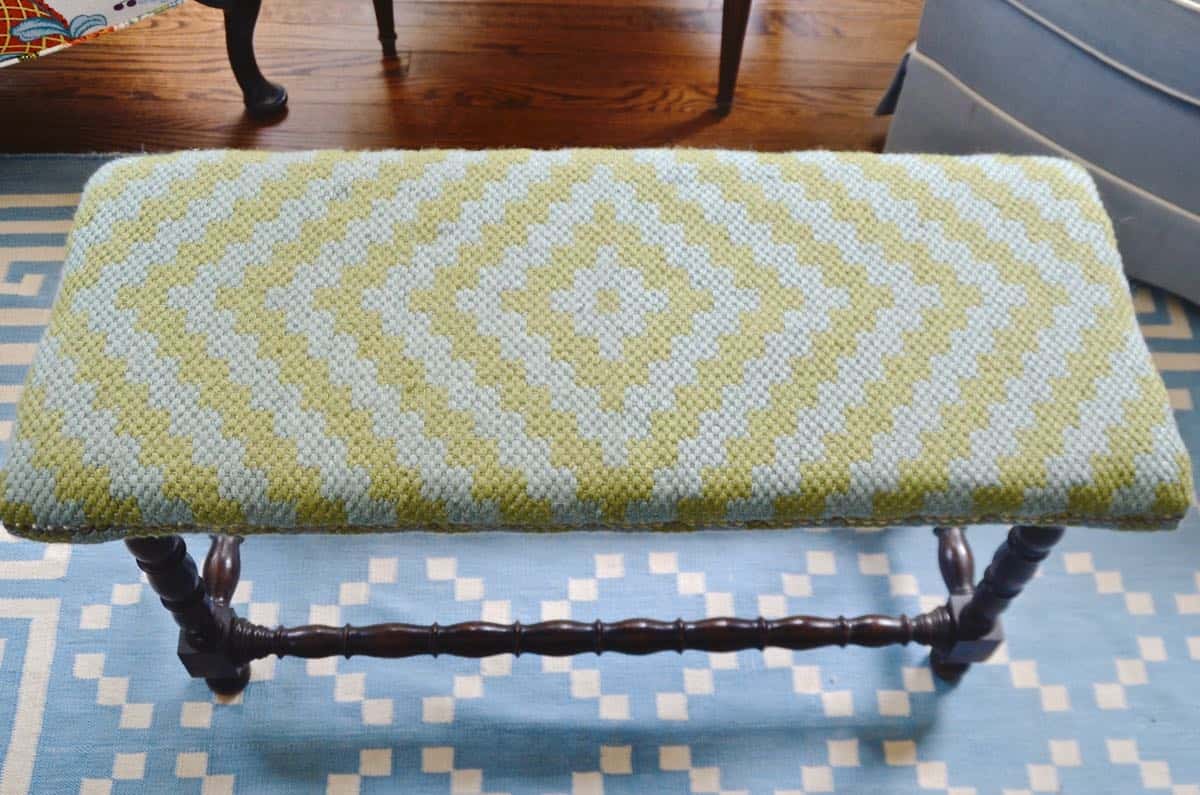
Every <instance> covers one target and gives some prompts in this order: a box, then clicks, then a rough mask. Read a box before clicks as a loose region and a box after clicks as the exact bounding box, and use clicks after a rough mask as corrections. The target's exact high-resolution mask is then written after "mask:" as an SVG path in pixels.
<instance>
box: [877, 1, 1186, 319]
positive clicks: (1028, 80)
mask: <svg viewBox="0 0 1200 795" xmlns="http://www.w3.org/2000/svg"><path fill="white" fill-rule="evenodd" d="M1198 66H1200V3H1197V2H1195V0H1071V2H1062V0H928V2H927V3H926V5H925V13H924V16H923V17H922V19H921V28H920V32H919V34H918V38H917V42H916V44H915V45H914V47H913V48H912V49H911V50H910V52H909V54H908V55H907V57H906V58H905V61H904V63H903V64H902V65H901V69H900V73H899V75H898V79H897V81H896V83H895V84H894V85H893V90H892V91H891V92H889V95H888V96H887V97H886V98H885V101H884V103H883V104H882V110H883V111H885V112H890V111H891V110H893V109H894V110H895V114H896V115H895V119H894V120H893V121H892V125H891V130H890V131H889V133H888V139H887V147H886V148H887V151H889V152H946V153H950V154H966V153H970V152H1012V153H1024V154H1028V153H1038V154H1049V155H1060V156H1065V157H1071V158H1073V159H1075V160H1078V161H1079V162H1081V163H1082V164H1083V165H1085V166H1086V167H1087V168H1088V169H1089V170H1090V171H1091V172H1092V175H1093V177H1094V178H1095V180H1096V184H1097V186H1098V187H1099V190H1100V194H1101V197H1102V198H1103V200H1104V203H1105V205H1106V208H1107V210H1108V213H1109V215H1110V216H1111V217H1112V219H1113V225H1114V227H1115V229H1116V234H1117V241H1118V243H1119V245H1120V247H1121V254H1122V258H1123V260H1124V262H1125V268H1126V271H1127V272H1128V274H1129V275H1130V276H1132V277H1135V278H1137V279H1141V280H1144V281H1147V282H1150V283H1153V284H1156V285H1159V286H1160V287H1163V288H1166V289H1168V290H1171V291H1172V292H1175V293H1178V294H1179V295H1182V296H1183V297H1185V298H1187V299H1189V300H1191V301H1200V256H1198V255H1197V252H1200V158H1197V157H1196V144H1197V142H1200V68H1198Z"/></svg>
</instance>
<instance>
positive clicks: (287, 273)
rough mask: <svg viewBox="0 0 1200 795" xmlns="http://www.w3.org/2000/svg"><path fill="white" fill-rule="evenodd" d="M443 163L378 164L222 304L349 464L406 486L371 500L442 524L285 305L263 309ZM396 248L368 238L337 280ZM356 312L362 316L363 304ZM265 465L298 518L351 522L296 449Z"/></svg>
mask: <svg viewBox="0 0 1200 795" xmlns="http://www.w3.org/2000/svg"><path fill="white" fill-rule="evenodd" d="M443 160H444V155H443V154H441V153H432V154H431V155H426V156H419V157H407V158H403V159H399V160H392V161H384V162H380V163H379V168H378V170H377V172H376V173H375V174H374V176H372V177H370V178H364V179H360V180H357V181H356V182H355V184H354V185H353V187H352V188H351V190H350V193H349V195H347V196H345V197H343V198H340V199H338V200H336V201H332V202H329V203H328V205H327V206H326V211H325V214H324V216H323V217H322V218H321V219H319V220H313V221H308V222H306V223H305V224H304V226H303V227H302V228H301V229H300V231H299V234H298V235H297V236H295V237H294V238H293V239H291V240H288V241H286V242H284V243H282V244H281V245H280V246H278V247H277V248H276V249H275V250H274V251H273V252H272V257H271V259H270V261H269V262H266V263H263V265H262V266H261V267H258V268H255V269H253V270H252V271H251V272H249V273H248V274H247V278H246V280H245V282H244V283H243V285H242V286H241V287H240V288H239V289H238V290H236V291H233V290H230V291H226V292H225V293H224V294H223V296H222V298H221V301H220V304H221V306H222V307H223V308H225V309H228V310H230V311H232V312H234V313H235V314H236V316H237V317H238V324H237V331H238V333H241V334H247V335H250V336H251V337H253V338H255V339H257V340H259V342H260V345H259V354H258V355H259V356H260V357H261V358H262V359H264V360H267V361H272V362H274V363H275V364H276V365H277V366H278V367H279V377H280V379H281V381H282V383H284V384H287V385H290V386H294V387H296V388H298V389H299V390H300V394H301V396H302V401H303V406H304V408H305V409H306V410H309V411H314V412H317V413H319V414H320V416H321V417H322V420H323V424H324V434H325V435H326V436H328V437H331V438H336V439H338V440H340V441H341V442H343V443H344V444H345V445H346V459H345V464H346V466H347V467H349V468H362V470H363V471H365V472H366V473H367V476H368V478H369V479H370V480H371V482H372V483H373V484H374V483H376V482H382V483H393V484H394V483H398V482H399V483H405V484H408V490H407V491H405V492H403V493H401V494H397V493H396V492H395V491H392V490H390V489H389V492H388V494H387V495H386V496H380V497H376V498H375V499H376V500H377V501H386V502H393V503H394V502H398V501H399V502H403V503H405V504H408V505H410V506H416V511H417V513H418V517H414V519H419V520H421V521H444V516H443V514H442V513H441V510H440V507H439V506H436V505H432V504H429V503H427V502H426V501H425V500H423V498H422V497H421V494H420V491H419V480H420V478H419V477H418V475H417V473H416V472H414V471H412V470H410V469H407V468H404V467H400V466H399V465H398V464H397V462H396V450H395V442H394V440H392V439H390V438H387V437H381V436H376V435H375V434H373V433H370V432H369V429H371V428H372V427H373V426H374V424H375V418H374V417H373V416H372V414H371V412H370V411H369V410H367V409H362V408H354V407H353V406H352V405H351V400H352V399H351V390H350V388H349V387H348V386H344V385H341V384H337V383H335V382H334V378H333V375H332V373H331V372H330V366H329V363H328V362H327V361H325V360H324V359H320V358H314V357H313V356H312V355H311V354H310V352H309V347H310V340H309V339H308V337H307V336H306V334H305V333H304V332H303V331H299V332H292V331H288V330H287V321H286V318H285V311H284V310H282V309H266V308H264V307H265V305H266V302H267V296H268V294H269V292H270V291H271V290H272V289H274V288H277V287H286V286H288V285H290V284H291V283H292V282H293V281H294V280H295V279H296V278H297V276H298V275H299V273H300V272H301V271H302V270H304V269H305V268H307V267H310V266H313V265H315V264H316V261H317V259H318V258H319V257H321V256H323V253H322V249H323V248H324V247H327V246H329V245H330V244H332V243H335V242H336V243H344V242H346V241H347V240H348V239H350V236H351V235H352V234H354V230H353V228H352V227H353V226H354V225H356V224H359V223H361V222H362V221H364V220H365V219H366V218H367V217H369V216H370V214H371V208H372V207H373V206H374V204H375V203H376V202H378V201H381V200H383V201H386V200H388V199H390V198H392V197H393V196H395V195H396V194H397V192H398V191H399V190H404V189H405V186H406V185H407V183H408V182H410V181H414V180H420V179H421V178H422V177H423V176H425V175H426V174H427V173H428V169H429V168H430V167H431V166H434V165H437V164H439V163H441V162H443ZM398 223H403V222H398ZM393 251H394V250H393V249H391V248H390V247H389V246H387V245H386V244H381V243H378V242H371V243H370V244H368V246H367V254H366V257H365V258H364V260H363V262H358V263H354V262H347V263H345V267H344V270H343V272H342V280H343V281H344V280H345V278H346V276H347V274H349V273H352V272H354V271H356V270H360V269H362V268H364V267H366V263H369V262H370V261H371V258H372V255H376V256H378V255H383V256H388V255H389V253H391V252H393ZM328 289H334V290H340V289H342V288H341V287H340V286H338V287H334V288H320V289H318V290H317V291H316V293H317V294H314V295H313V297H312V301H313V303H312V305H311V308H312V309H313V311H318V310H319V306H320V298H319V293H321V292H322V291H325V290H328ZM358 314H359V315H362V314H364V310H363V309H362V308H361V307H360V308H359V310H358ZM255 443H256V445H257V446H256V448H255V449H256V450H258V451H261V452H262V454H263V455H264V456H265V455H270V454H271V451H270V445H271V444H272V440H269V439H265V438H262V439H258V438H256V439H255ZM377 462H378V463H380V464H382V466H384V467H389V468H390V469H391V472H390V473H388V474H389V475H390V478H388V479H383V480H382V481H380V480H379V479H378V474H379V473H377V472H376V471H374V469H373V466H372V465H373V464H375V463H377ZM262 465H263V466H268V467H269V468H270V469H269V471H270V473H271V478H272V490H273V491H272V495H273V497H274V498H275V499H280V500H286V501H289V502H292V503H294V504H295V505H296V517H297V522H298V523H300V524H305V525H316V526H320V525H342V524H346V523H347V522H348V518H347V516H346V506H345V504H344V502H343V501H342V500H341V499H338V498H329V497H326V496H324V495H323V494H322V489H321V478H320V474H319V472H318V471H316V470H315V469H311V468H307V467H301V466H300V464H299V462H297V461H296V456H295V455H294V454H293V455H292V456H290V457H288V458H284V459H278V460H276V461H273V462H270V463H268V462H266V461H264V462H263V464H262ZM301 470H306V471H303V478H304V479H305V480H311V481H312V483H313V484H314V485H313V486H308V485H303V484H302V482H300V481H298V480H297V475H298V474H299V473H300V472H301ZM298 484H299V485H298ZM406 518H408V517H406Z"/></svg>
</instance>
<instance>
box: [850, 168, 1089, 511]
mask: <svg viewBox="0 0 1200 795" xmlns="http://www.w3.org/2000/svg"><path fill="white" fill-rule="evenodd" d="M867 162H868V163H872V165H871V166H870V167H869V168H868V169H867V170H866V173H867V174H868V175H869V176H870V177H871V178H872V179H874V180H875V181H877V182H879V183H881V184H886V185H887V186H888V191H889V193H890V194H891V195H893V196H895V197H896V199H897V200H899V201H908V202H912V203H913V206H914V208H915V209H916V210H917V212H918V214H919V215H920V217H921V218H922V219H923V220H924V221H926V222H930V223H939V224H940V225H941V228H942V234H943V235H944V236H945V237H946V238H947V239H948V240H952V241H954V242H957V243H961V244H963V245H965V246H967V247H968V248H969V249H970V250H971V253H972V254H973V255H974V256H975V257H976V258H977V259H978V260H979V261H981V262H991V263H993V264H994V265H995V273H996V277H997V279H998V280H999V281H1001V282H1005V283H1008V284H1012V285H1016V286H1019V287H1021V288H1022V290H1023V292H1024V294H1025V297H1026V301H1025V303H1024V305H1022V306H1019V307H1010V308H1009V309H1008V313H1009V315H1008V319H1007V323H1006V324H1005V325H1003V326H1000V327H997V328H993V329H992V330H991V340H992V346H991V350H990V351H989V352H985V353H982V354H980V355H978V356H977V358H976V372H977V374H976V375H974V376H971V377H968V378H964V379H959V380H958V381H957V384H956V386H957V388H958V391H959V393H960V394H962V395H965V396H969V398H968V399H966V400H961V401H954V402H949V403H947V404H946V405H944V406H942V407H941V409H940V412H939V414H940V416H941V423H940V428H939V429H930V430H927V431H925V432H924V433H923V434H922V435H921V455H920V457H919V458H918V459H916V460H913V461H906V462H903V463H902V464H901V470H902V486H901V488H900V489H899V490H898V492H899V493H898V494H887V493H881V494H879V495H877V497H876V504H877V505H878V506H880V509H881V510H883V508H884V506H890V505H891V504H892V503H893V502H894V503H896V506H895V507H899V506H900V505H903V506H904V507H905V512H906V513H919V512H920V511H921V510H922V508H923V505H921V504H916V505H913V504H911V503H914V502H916V501H917V499H918V495H916V494H915V493H913V492H914V489H915V484H917V483H920V482H922V481H924V482H926V483H928V484H930V485H928V486H927V487H926V488H924V489H916V490H918V491H921V492H922V493H921V494H920V495H919V500H920V502H921V503H923V502H924V501H925V499H926V498H927V496H928V495H929V494H933V493H938V492H945V491H946V490H948V489H949V486H950V482H949V472H950V465H951V463H952V462H953V461H954V460H956V459H959V458H961V457H962V456H963V450H962V449H961V442H962V440H963V439H969V438H971V435H972V434H973V433H974V432H975V431H977V430H981V429H983V428H986V427H988V426H989V425H990V416H989V414H990V412H989V411H987V410H985V411H979V410H978V409H979V407H980V406H984V407H989V408H990V407H992V406H999V405H1003V404H1004V403H1005V402H1006V400H1007V397H1006V396H1007V385H1008V381H1009V379H1010V377H1011V375H1012V374H1013V373H1019V372H1022V371H1023V370H1024V364H1023V355H1024V353H1025V352H1026V351H1027V350H1028V344H1029V338H1028V336H1027V329H1029V328H1045V327H1047V326H1049V324H1050V323H1051V322H1052V319H1053V314H1054V308H1055V307H1056V306H1059V305H1061V304H1065V303H1068V302H1069V301H1070V297H1069V296H1068V295H1067V294H1066V293H1065V292H1064V291H1063V290H1061V289H1059V288H1057V287H1056V286H1054V285H1050V284H1047V283H1046V282H1043V281H1042V279H1041V273H1040V269H1039V267H1038V265H1037V264H1036V263H1034V262H1031V261H1028V260H1025V259H1023V258H1022V257H1021V256H1020V255H1019V253H1018V252H1017V250H1015V249H1013V248H1012V247H1010V246H1008V245H1004V244H1001V243H999V242H998V241H997V240H995V239H994V238H992V237H991V236H990V235H989V233H988V229H987V228H986V227H984V226H983V225H982V224H981V223H979V222H976V221H974V220H971V219H970V218H969V217H968V216H966V215H965V214H963V213H962V212H961V210H960V208H959V207H958V206H957V204H956V203H955V202H953V201H951V200H948V199H944V198H941V197H938V196H936V195H934V194H933V193H932V192H931V191H930V190H929V186H928V185H927V184H925V183H924V182H923V181H922V180H920V179H918V178H916V177H914V176H912V175H911V174H910V173H909V172H908V171H907V170H906V169H905V168H904V166H903V165H901V164H898V163H890V162H879V163H874V162H873V161H867ZM980 174H981V170H980V169H978V168H977V167H975V166H972V165H966V166H965V167H964V168H963V170H962V174H961V175H960V177H961V180H962V181H964V182H965V184H967V185H968V187H969V188H970V190H971V193H972V196H973V198H980V194H979V193H978V192H977V191H976V190H975V184H976V182H977V180H978V178H979V177H980ZM946 218H953V219H955V220H954V222H953V223H945V219H946ZM934 484H936V485H934ZM1001 496H1002V498H1003V500H1004V501H1005V502H1006V504H1005V505H1003V506H999V505H997V506H990V503H989V508H988V510H993V509H994V510H1005V511H1012V510H1016V509H1017V508H1018V507H1019V506H1020V504H1021V503H1022V502H1023V501H1024V494H1023V493H1021V492H1020V490H1016V491H1012V490H1010V489H1004V490H1002V491H1001ZM992 497H993V495H992V494H991V493H990V492H988V491H982V492H980V493H977V494H976V496H975V499H976V500H977V501H984V502H987V501H988V500H989V499H991V498H992ZM981 509H982V508H981Z"/></svg>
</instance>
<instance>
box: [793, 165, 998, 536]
mask: <svg viewBox="0 0 1200 795" xmlns="http://www.w3.org/2000/svg"><path fill="white" fill-rule="evenodd" d="M872 162H873V161H871V160H866V159H864V160H862V161H856V162H855V165H857V166H858V167H859V168H860V169H863V170H864V171H866V172H867V173H868V174H869V173H870V172H869V164H870V163H872ZM779 168H780V172H781V174H782V175H784V176H785V177H786V178H788V179H789V180H791V181H793V182H800V183H801V184H803V185H804V186H805V191H806V193H807V194H808V195H809V196H810V197H811V198H813V199H816V200H819V201H823V202H825V203H826V205H827V206H828V207H829V209H830V211H831V213H832V215H833V217H834V218H836V219H837V220H839V221H842V222H845V223H848V224H850V225H852V226H853V227H854V229H855V233H856V235H857V237H858V240H859V241H860V242H861V243H863V244H866V245H876V246H879V247H880V249H881V250H882V251H883V252H884V255H885V256H886V258H887V262H888V265H887V266H886V267H888V268H889V269H895V268H897V267H900V266H899V265H897V263H908V264H909V265H911V270H910V272H909V274H908V275H909V277H910V278H911V280H912V281H913V282H914V283H915V284H918V285H920V284H924V285H933V286H936V287H937V288H938V292H939V294H940V295H941V297H942V301H943V303H941V304H940V305H938V306H933V307H926V308H922V309H921V310H918V309H917V308H915V307H914V308H913V311H914V312H916V311H920V313H921V314H920V325H919V327H918V328H916V329H911V330H908V331H905V332H904V335H903V338H904V344H903V346H902V350H901V352H900V353H897V354H893V355H889V356H885V357H884V358H883V360H882V362H881V364H882V367H883V368H884V375H883V377H882V378H881V379H879V380H872V381H870V382H868V383H866V384H864V386H863V392H864V395H863V399H862V400H861V402H858V403H856V404H854V405H852V406H848V407H847V409H846V410H845V412H844V413H843V416H842V419H843V423H844V427H843V428H842V429H839V430H838V431H836V432H833V433H829V434H826V435H825V436H824V437H823V438H822V439H821V440H820V442H821V446H822V450H823V455H822V458H821V459H820V460H818V461H811V462H808V463H805V464H802V465H801V477H800V483H801V485H802V488H803V495H802V496H798V497H787V498H783V499H781V500H779V501H777V504H778V509H779V511H780V512H781V515H782V516H798V515H822V514H824V513H825V511H826V506H827V505H828V504H829V503H830V501H831V500H836V499H837V498H838V496H839V495H846V494H848V493H849V490H850V488H851V485H852V480H851V469H852V467H853V466H854V465H855V464H858V463H870V462H872V461H873V460H874V458H875V456H874V450H873V436H874V435H875V434H877V433H884V432H888V431H890V430H891V429H892V427H893V426H892V423H893V412H894V410H895V409H897V408H899V407H903V406H906V405H909V404H910V403H911V402H912V400H913V392H912V390H913V387H914V385H915V384H916V383H917V382H919V381H922V380H925V379H927V378H928V376H929V374H930V368H931V366H932V357H933V356H935V355H940V354H943V353H945V352H946V351H948V350H949V346H950V344H951V336H950V335H951V333H952V332H953V331H954V330H958V329H961V328H964V327H965V326H966V324H967V316H968V312H969V310H970V309H972V308H973V307H976V306H978V305H979V304H980V303H981V301H982V295H981V294H980V293H979V291H978V290H976V289H973V288H971V287H970V286H969V285H964V284H961V283H960V282H959V281H958V279H957V276H956V274H955V273H954V271H953V268H952V267H951V266H949V265H948V264H946V263H944V262H941V261H939V260H938V259H937V258H936V257H935V256H934V255H933V252H932V251H931V249H930V248H929V246H928V244H927V243H926V242H925V241H923V240H916V241H914V240H907V239H905V237H904V235H903V233H902V232H901V231H900V229H899V228H898V227H897V226H895V225H894V224H893V223H891V222H887V221H884V220H882V219H879V218H877V217H876V215H875V211H874V208H873V207H872V206H871V204H870V202H869V201H867V200H866V199H858V198H855V197H854V196H852V195H851V193H850V192H849V191H848V190H847V188H846V186H845V185H844V184H843V183H842V182H841V181H840V180H837V179H834V178H832V177H831V176H830V175H828V174H826V173H825V171H824V170H823V169H822V167H821V165H820V164H816V163H806V162H801V161H799V160H796V159H795V158H786V159H784V160H782V161H781V162H780V164H779ZM864 219H870V222H869V223H864ZM885 289H887V290H888V292H889V293H890V292H891V290H890V288H885ZM947 296H957V297H959V300H958V301H957V302H955V303H949V304H947V303H945V300H946V298H947ZM853 309H854V310H859V306H858V303H857V300H856V301H855V304H854V307H853ZM851 315H852V317H853V316H857V317H856V323H862V322H863V321H865V323H864V324H863V325H864V326H865V328H863V330H865V329H866V328H874V325H875V324H874V322H873V321H874V318H873V316H871V315H869V314H867V313H866V312H861V314H859V312H854V313H851ZM858 318H861V320H860V319H858ZM831 332H836V333H847V332H844V331H842V330H840V329H834V330H831ZM848 336H849V337H850V338H851V339H853V338H854V334H853V333H849V334H848ZM923 343H924V344H927V345H928V346H929V348H928V350H923V351H922V354H921V355H920V356H915V355H914V354H913V353H912V351H913V350H914V346H920V345H921V344H923ZM814 348H817V349H820V346H818V345H814ZM801 366H802V365H801V364H800V363H797V365H796V369H798V368H799V367H801ZM841 366H843V365H839V371H840V369H841ZM835 377H840V376H835ZM787 414H788V416H794V409H793V408H792V407H790V406H788V407H787ZM798 430H799V429H798V428H796V427H794V426H793V427H791V428H789V430H788V432H789V433H792V434H794V433H797V432H798ZM939 475H940V473H939ZM812 483H820V484H823V487H822V488H817V489H811V488H809V487H807V486H806V485H805V484H812ZM914 497H915V495H912V494H909V493H908V489H907V488H906V484H905V483H904V481H903V480H902V481H901V484H900V488H899V489H898V490H897V492H896V493H895V494H893V495H883V496H882V497H880V498H879V499H881V500H884V501H885V502H886V501H887V500H888V499H889V498H890V500H891V502H894V503H896V505H895V506H894V507H895V508H896V509H897V510H902V511H903V513H915V512H918V511H919V508H915V509H913V508H910V507H909V506H908V503H909V502H912V501H913V499H914Z"/></svg>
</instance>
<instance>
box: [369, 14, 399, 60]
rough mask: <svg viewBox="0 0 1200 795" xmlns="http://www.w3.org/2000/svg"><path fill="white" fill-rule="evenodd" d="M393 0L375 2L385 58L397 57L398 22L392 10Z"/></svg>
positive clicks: (376, 21) (380, 40) (376, 19)
mask: <svg viewBox="0 0 1200 795" xmlns="http://www.w3.org/2000/svg"><path fill="white" fill-rule="evenodd" d="M392 1H393V0H374V3H375V24H376V26H378V28H379V43H380V44H381V45H383V57H384V58H395V57H396V21H395V13H394V11H393V9H392Z"/></svg>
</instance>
